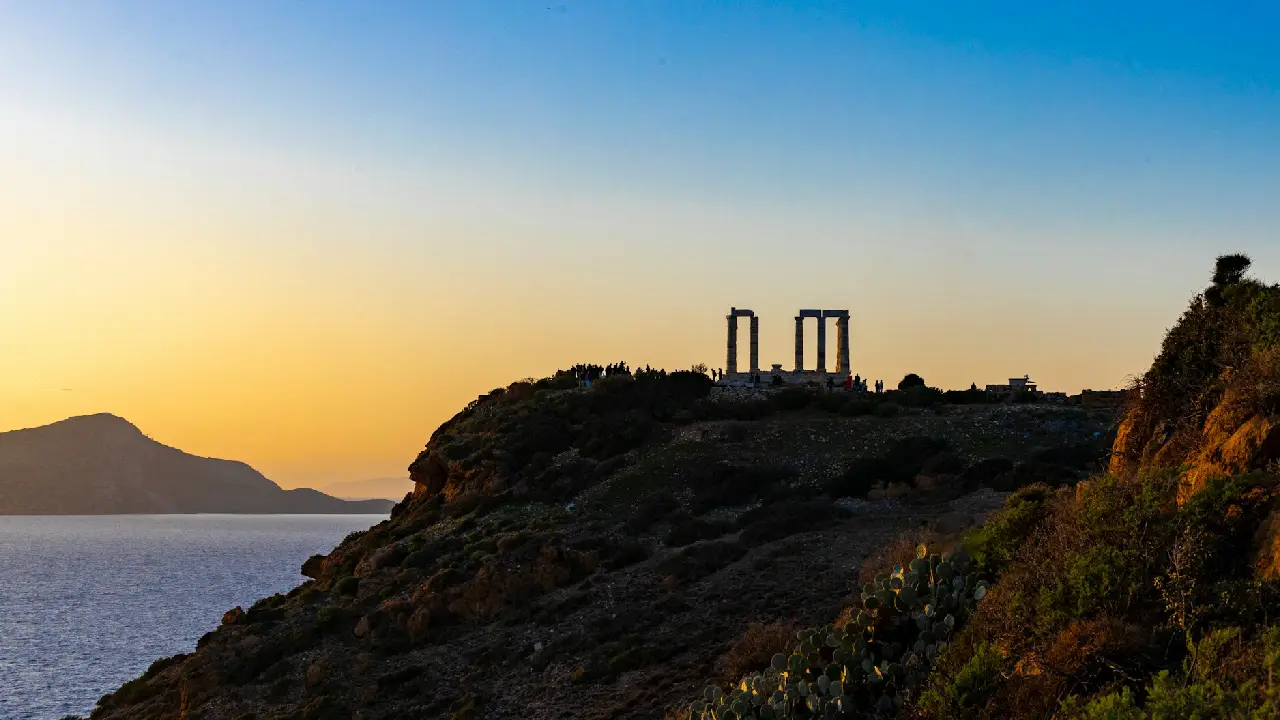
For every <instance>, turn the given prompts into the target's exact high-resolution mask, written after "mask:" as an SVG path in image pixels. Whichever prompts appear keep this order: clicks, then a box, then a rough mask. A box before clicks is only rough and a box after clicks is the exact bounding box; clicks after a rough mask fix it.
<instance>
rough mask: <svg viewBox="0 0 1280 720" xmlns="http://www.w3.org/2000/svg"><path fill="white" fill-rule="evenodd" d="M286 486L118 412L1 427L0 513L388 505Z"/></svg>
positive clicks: (333, 509)
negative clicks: (164, 438)
mask: <svg viewBox="0 0 1280 720" xmlns="http://www.w3.org/2000/svg"><path fill="white" fill-rule="evenodd" d="M391 505H393V503H391V502H387V501H380V500H374V501H367V502H347V501H343V500H339V499H337V498H334V497H330V496H328V495H325V494H323V493H319V492H316V491H315V490H309V489H297V490H283V489H281V488H280V486H278V485H276V484H275V483H273V482H271V481H270V480H268V479H267V478H265V477H263V475H262V474H261V473H259V472H258V471H257V470H254V469H253V468H251V467H249V466H248V465H246V464H244V463H242V462H235V461H231V460H218V459H215V458H203V457H196V456H194V455H189V454H187V453H184V452H182V451H181V450H178V449H176V448H171V447H168V446H166V445H162V444H160V443H158V442H155V441H154V440H152V439H150V438H148V437H147V436H146V435H144V434H143V433H142V431H141V430H139V429H138V428H137V427H135V426H133V425H132V424H131V423H129V422H128V421H127V420H124V419H123V418H119V417H116V416H114V415H107V414H101V415H87V416H82V417H74V418H70V419H68V420H63V421H61V422H57V423H53V424H51V425H46V426H43V427H38V428H31V429H27V430H14V431H12V432H5V433H0V514H4V515H99V514H118V513H384V512H387V511H389V510H390V507H391Z"/></svg>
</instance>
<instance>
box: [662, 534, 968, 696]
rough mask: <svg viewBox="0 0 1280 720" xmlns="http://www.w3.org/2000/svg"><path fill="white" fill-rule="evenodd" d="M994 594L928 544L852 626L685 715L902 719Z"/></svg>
mask: <svg viewBox="0 0 1280 720" xmlns="http://www.w3.org/2000/svg"><path fill="white" fill-rule="evenodd" d="M931 588H948V590H947V591H946V599H945V600H936V601H933V602H936V603H937V605H936V606H935V605H934V604H932V602H926V601H925V599H924V598H925V593H926V592H934V591H933V590H930V589H931ZM986 588H987V585H986V582H985V581H982V580H979V579H978V578H977V577H976V576H974V575H973V574H972V573H970V572H969V568H968V563H967V560H966V559H965V558H964V557H963V556H961V555H957V556H948V557H946V558H945V559H944V558H943V557H940V556H938V555H936V554H930V553H929V551H928V549H927V548H925V547H924V546H921V548H920V552H919V554H918V555H917V557H916V558H915V559H914V560H912V562H911V563H910V565H909V567H897V568H893V570H892V574H889V573H884V574H881V575H879V576H878V577H877V578H876V579H875V580H874V581H872V582H870V583H867V584H866V585H864V586H863V588H862V591H861V599H860V600H859V608H857V609H855V610H852V611H851V612H850V613H849V617H848V620H847V622H841V623H839V624H833V625H828V626H825V627H817V628H810V629H805V630H800V631H798V632H797V633H796V635H795V638H794V639H793V640H792V641H791V642H789V643H788V644H787V646H788V647H790V648H791V650H790V652H789V653H788V652H787V651H780V652H776V653H775V654H774V655H773V656H772V657H771V658H770V659H769V664H768V666H767V667H765V668H764V670H763V671H761V672H753V673H751V674H750V675H749V676H746V677H743V678H742V680H741V681H740V683H738V684H737V688H736V689H735V688H733V687H730V688H729V691H728V692H726V691H725V690H723V689H722V688H720V687H719V686H716V685H713V686H711V687H708V688H706V690H705V691H704V692H703V695H702V699H700V700H699V701H697V702H695V703H694V704H693V705H692V706H691V707H690V708H689V711H688V713H687V714H682V715H681V717H687V718H690V719H691V720H692V719H693V718H698V719H702V720H708V719H710V718H723V717H743V716H749V717H754V716H755V708H757V707H762V706H764V705H768V708H769V711H770V713H769V715H768V716H769V717H777V718H812V717H866V716H876V715H889V714H893V713H894V712H895V710H896V709H897V708H898V707H899V706H900V704H901V702H902V700H903V699H904V698H908V697H910V696H911V693H912V689H913V688H916V687H918V686H919V685H920V683H921V682H923V681H924V679H925V678H926V677H927V676H928V672H929V670H930V668H931V667H932V666H933V665H934V663H935V662H937V660H938V657H939V647H940V645H941V644H942V643H945V642H946V641H947V640H948V639H949V638H951V637H953V636H954V633H955V632H956V631H957V630H959V629H961V628H963V627H964V625H965V623H966V621H967V620H968V618H969V617H970V615H971V614H972V613H973V609H974V607H975V606H976V604H977V602H978V601H979V600H980V599H981V598H982V597H983V596H984V595H985V594H986V591H987V590H986ZM939 592H941V591H939ZM930 600H931V601H932V598H930ZM943 613H945V614H943ZM745 654H746V653H744V655H745ZM744 665H746V663H744ZM976 679H977V678H975V680H976ZM969 685H971V686H973V687H975V688H977V687H980V686H979V685H978V684H977V683H976V682H971V683H969ZM731 713H732V714H731Z"/></svg>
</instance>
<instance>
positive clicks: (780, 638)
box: [720, 620, 799, 682]
mask: <svg viewBox="0 0 1280 720" xmlns="http://www.w3.org/2000/svg"><path fill="white" fill-rule="evenodd" d="M798 629H799V628H798V626H797V625H796V623H795V621H791V622H782V621H781V620H778V621H775V622H772V623H769V624H767V625H766V624H764V623H751V624H750V625H748V626H747V631H746V632H744V633H742V637H740V638H738V641H737V642H735V643H734V644H733V647H731V648H729V651H728V652H726V653H725V654H724V655H722V656H721V657H720V666H721V668H723V678H724V680H725V681H727V682H735V681H737V680H740V679H742V676H743V675H747V674H749V673H753V672H759V671H761V670H764V669H765V668H767V667H768V666H769V660H770V659H771V658H772V657H773V655H774V653H788V652H790V650H791V647H792V646H793V645H795V643H796V631H797V630H798Z"/></svg>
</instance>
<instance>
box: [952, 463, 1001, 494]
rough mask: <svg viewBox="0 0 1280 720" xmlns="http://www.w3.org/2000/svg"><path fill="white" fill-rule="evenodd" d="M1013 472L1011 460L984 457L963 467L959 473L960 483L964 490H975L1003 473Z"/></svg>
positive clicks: (989, 483) (988, 484) (988, 483)
mask: <svg viewBox="0 0 1280 720" xmlns="http://www.w3.org/2000/svg"><path fill="white" fill-rule="evenodd" d="M1009 472H1013V461H1012V460H1009V459H1007V458H986V459H984V460H979V461H978V462H976V463H974V464H972V465H970V466H969V467H967V468H965V471H964V472H963V473H961V475H960V483H961V485H962V486H963V487H964V489H965V490H970V491H971V490H976V489H978V488H979V487H984V486H990V485H991V482H992V481H993V480H995V479H996V478H998V477H1000V476H1001V475H1003V474H1005V473H1009Z"/></svg>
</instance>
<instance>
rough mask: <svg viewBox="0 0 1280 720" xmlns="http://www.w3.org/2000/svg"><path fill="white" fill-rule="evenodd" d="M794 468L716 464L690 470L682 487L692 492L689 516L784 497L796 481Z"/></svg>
mask: <svg viewBox="0 0 1280 720" xmlns="http://www.w3.org/2000/svg"><path fill="white" fill-rule="evenodd" d="M796 475H797V473H796V471H795V470H794V469H793V468H790V467H786V466H782V465H747V466H743V465H733V464H730V463H724V462H721V463H715V464H712V465H704V466H699V467H695V468H690V469H689V470H688V471H687V473H686V474H685V476H684V481H685V483H686V484H687V485H688V486H690V487H692V488H693V500H692V501H691V502H690V512H692V513H693V514H694V515H701V514H703V513H705V512H707V511H709V510H713V509H715V508H718V507H724V506H732V505H746V504H747V503H750V502H753V501H755V500H758V499H761V498H765V497H776V496H780V495H784V494H786V487H787V484H788V483H789V482H790V481H791V480H792V479H794V478H795V477H796Z"/></svg>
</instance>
